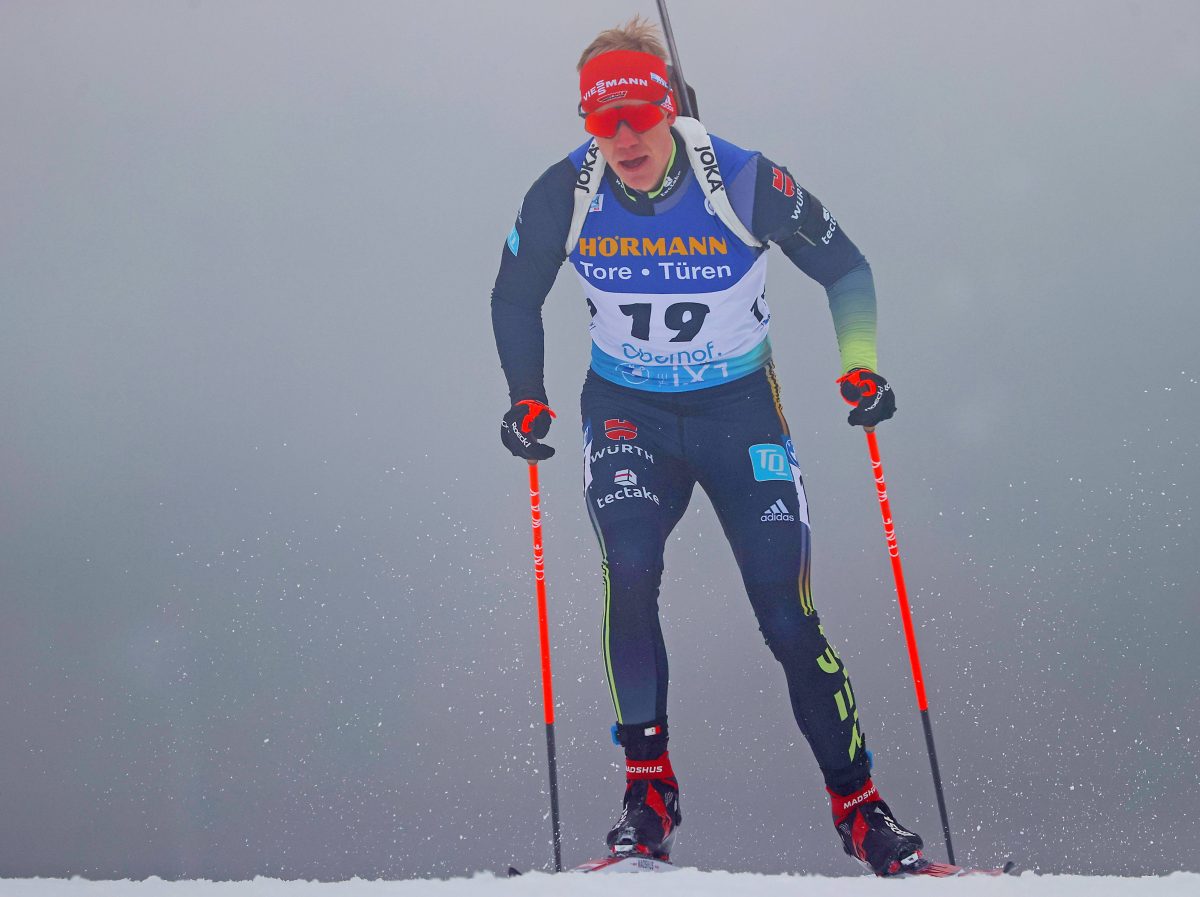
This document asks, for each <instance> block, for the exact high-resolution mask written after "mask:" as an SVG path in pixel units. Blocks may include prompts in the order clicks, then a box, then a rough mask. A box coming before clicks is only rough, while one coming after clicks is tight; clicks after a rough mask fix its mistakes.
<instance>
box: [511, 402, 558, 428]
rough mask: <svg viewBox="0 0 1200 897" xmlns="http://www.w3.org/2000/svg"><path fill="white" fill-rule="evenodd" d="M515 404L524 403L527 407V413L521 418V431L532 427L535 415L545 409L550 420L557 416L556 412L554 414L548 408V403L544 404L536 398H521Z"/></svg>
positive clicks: (535, 418)
mask: <svg viewBox="0 0 1200 897" xmlns="http://www.w3.org/2000/svg"><path fill="white" fill-rule="evenodd" d="M516 404H518V405H525V406H526V407H528V408H529V413H528V414H526V415H525V416H524V417H523V418H521V432H522V433H528V432H529V430H530V429H531V428H532V427H533V422H534V421H535V420H537V416H538V415H539V414H541V413H542V412H543V411H545V412H546V413H547V414H549V415H550V418H551V420H553V419H554V418H556V417H558V415H557V414H555V413H554V412H553V411H551V410H550V406H549V405H545V404H543V403H541V402H539V401H538V400H537V399H522V400H521V401H519V402H517V403H516Z"/></svg>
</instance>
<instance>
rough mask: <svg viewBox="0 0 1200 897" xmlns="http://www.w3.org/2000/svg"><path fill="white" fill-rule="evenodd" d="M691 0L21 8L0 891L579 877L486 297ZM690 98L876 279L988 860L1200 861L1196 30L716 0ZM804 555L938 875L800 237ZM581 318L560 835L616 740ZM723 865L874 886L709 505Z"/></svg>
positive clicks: (1, 372) (571, 353) (864, 481)
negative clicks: (592, 511) (551, 742)
mask: <svg viewBox="0 0 1200 897" xmlns="http://www.w3.org/2000/svg"><path fill="white" fill-rule="evenodd" d="M637 11H641V12H644V13H647V14H650V15H653V13H654V4H653V3H649V2H628V3H605V4H586V3H563V2H546V0H525V2H521V3H515V4H513V3H509V4H491V3H475V2H454V0H445V2H436V3H433V2H430V3H412V2H397V3H383V2H378V3H362V2H356V3H347V4H335V3H315V2H287V3H285V2H245V3H243V2H236V3H235V2H200V0H195V2H190V3H184V2H150V0H146V2H140V3H134V2H108V3H99V4H98V3H55V2H46V3H43V2H35V0H6V2H4V3H2V4H0V121H2V127H0V414H2V418H0V589H2V596H0V598H2V607H3V615H2V618H0V619H2V628H0V632H2V635H0V875H3V876H30V875H85V876H89V877H114V876H134V877H142V876H147V875H159V876H163V877H182V876H206V877H213V878H240V877H247V876H253V875H258V874H262V875H270V876H279V877H297V876H303V877H320V878H341V877H347V876H352V875H359V876H364V877H373V876H386V877H410V876H430V875H449V874H462V873H469V872H472V871H474V870H479V869H500V868H503V867H504V866H506V865H507V864H508V863H510V862H516V863H517V864H518V865H522V866H526V867H528V866H537V865H541V864H544V863H546V862H547V861H548V859H549V855H550V852H549V846H548V843H549V822H548V819H547V818H546V817H547V815H548V800H547V797H546V794H545V780H546V771H545V745H544V739H543V726H542V722H541V707H540V692H539V686H538V681H539V680H538V659H537V639H536V621H535V613H534V602H533V587H532V578H531V571H530V567H531V560H530V549H529V526H528V513H529V512H528V501H527V494H526V472H525V466H524V465H523V464H522V463H520V462H518V461H516V460H515V459H513V458H511V457H510V456H509V455H508V454H507V452H505V451H504V450H503V449H502V448H501V446H500V445H499V442H498V439H497V434H496V430H497V422H498V420H499V417H500V415H501V414H502V413H503V412H504V411H505V410H506V408H507V398H506V391H505V387H504V384H503V380H502V377H501V375H500V371H499V365H498V363H497V361H496V358H495V351H494V348H493V343H492V337H491V330H490V321H489V315H488V297H489V291H490V289H491V285H492V281H493V278H494V276H495V269H496V266H497V263H498V260H499V257H500V251H501V248H502V246H503V242H504V238H505V236H506V235H507V233H508V230H509V228H510V227H511V224H512V220H513V218H514V213H515V211H516V208H517V206H518V204H519V202H520V200H521V197H522V196H523V194H524V192H525V190H526V189H527V188H528V186H529V184H530V183H531V182H532V181H533V180H534V179H535V178H536V177H537V176H538V175H539V174H540V173H541V172H542V171H543V170H544V169H545V168H546V167H547V166H549V165H550V164H551V163H553V162H554V161H556V160H557V159H559V158H561V157H562V156H563V155H565V153H566V152H567V151H568V150H570V149H571V148H573V147H575V146H577V145H578V144H579V143H580V142H582V140H583V134H582V130H581V128H580V125H579V122H578V120H577V119H576V117H575V106H576V103H577V91H576V83H577V82H576V76H575V73H574V65H575V62H576V60H577V57H578V54H579V52H580V50H581V49H582V47H583V46H584V45H586V43H587V42H588V41H589V40H590V39H591V38H592V36H593V35H594V34H595V33H596V32H597V31H598V30H600V29H601V28H604V27H608V26H611V25H614V24H617V23H619V22H621V21H623V20H625V19H626V18H627V17H628V16H629V15H630V14H632V13H634V12H637ZM672 13H673V18H674V25H675V29H676V33H677V36H678V38H679V42H680V49H681V52H682V57H683V63H684V67H685V70H686V71H687V73H688V76H689V80H690V81H691V82H692V83H693V84H694V85H695V87H696V88H697V89H698V91H699V94H700V108H701V112H702V117H703V118H704V120H705V122H706V124H707V125H708V127H709V128H710V129H711V130H712V131H713V132H714V133H717V134H720V135H721V136H724V137H726V138H728V139H732V140H734V141H735V142H738V143H741V144H742V145H745V146H748V147H751V148H755V149H759V150H762V151H763V152H765V153H767V154H768V155H769V156H771V157H772V158H774V159H776V160H777V161H780V162H783V163H785V164H787V165H788V166H789V168H790V169H791V171H792V172H793V173H794V174H795V175H796V177H797V179H798V180H800V181H801V182H802V183H803V184H804V185H805V186H807V187H808V188H809V189H811V190H812V192H813V193H815V194H816V195H817V196H819V197H820V198H821V199H822V200H823V201H825V202H826V203H827V204H828V205H829V206H830V208H831V209H832V210H833V211H834V213H835V214H836V215H837V216H838V218H839V220H840V221H841V223H842V224H843V226H844V227H845V228H846V230H847V232H848V233H849V234H850V236H851V237H852V238H853V239H854V240H855V241H856V242H857V243H858V244H859V246H860V247H862V248H863V250H864V252H865V253H866V255H867V257H868V258H869V259H870V261H871V263H872V265H873V267H874V270H875V276H876V280H877V285H878V291H879V297H880V367H881V369H882V371H883V372H884V374H885V375H886V376H887V377H888V378H889V379H890V380H891V381H892V383H893V384H894V385H895V388H896V392H897V396H898V402H899V408H900V410H899V414H898V416H897V418H896V419H895V420H894V421H892V422H889V423H887V424H885V425H884V426H883V427H882V428H881V429H880V444H881V448H882V451H883V458H884V465H885V470H886V473H887V476H888V483H889V486H890V492H891V496H892V500H893V509H894V511H895V514H896V517H897V521H898V535H899V544H900V548H901V551H902V554H903V559H904V563H905V567H906V572H907V576H908V583H909V589H910V593H911V597H912V601H913V608H914V613H915V615H916V619H917V620H918V623H919V635H920V640H921V647H922V652H923V660H924V665H925V672H926V678H927V682H928V685H929V695H930V704H931V708H932V714H933V724H934V731H935V734H936V737H937V744H938V749H939V753H940V759H941V763H942V770H943V774H944V776H945V778H946V786H947V796H948V802H949V807H950V813H951V820H952V825H953V831H954V834H955V842H956V844H955V846H956V848H957V851H958V854H959V859H960V860H966V861H967V862H970V863H977V864H991V863H994V862H996V861H998V860H1002V859H1004V858H1007V857H1010V856H1011V857H1013V858H1016V859H1018V860H1019V861H1021V862H1023V864H1024V865H1025V866H1026V867H1027V868H1037V869H1041V870H1044V871H1071V872H1094V873H1126V874H1128V873H1134V872H1145V871H1152V872H1165V871H1169V870H1176V869H1189V870H1197V869H1200V865H1198V863H1197V859H1196V848H1197V846H1198V845H1197V843H1196V841H1195V827H1194V824H1193V823H1192V819H1191V817H1192V815H1193V811H1192V808H1191V803H1192V801H1191V797H1190V795H1192V794H1194V792H1195V790H1196V786H1197V784H1198V782H1197V780H1198V778H1200V762H1198V757H1197V748H1198V745H1200V741H1198V739H1200V723H1198V719H1200V698H1198V697H1197V680H1198V676H1197V662H1196V659H1195V658H1196V647H1195V646H1196V639H1197V635H1198V633H1197V629H1198V626H1197V623H1198V617H1200V613H1198V607H1200V600H1198V596H1200V588H1198V586H1197V582H1198V576H1200V550H1198V549H1200V540H1198V538H1197V536H1198V532H1197V519H1196V498H1197V493H1198V491H1200V488H1198V487H1200V475H1198V474H1197V466H1198V465H1200V423H1198V421H1197V417H1198V414H1200V386H1198V374H1200V369H1198V367H1197V362H1196V338H1197V334H1198V333H1200V305H1198V303H1197V299H1196V284H1197V283H1198V282H1200V253H1197V252H1196V248H1195V241H1196V236H1197V220H1198V215H1197V209H1198V208H1200V176H1198V175H1197V169H1196V160H1197V158H1200V139H1198V138H1200V114H1198V113H1200V102H1198V99H1200V11H1198V8H1197V7H1196V5H1195V4H1193V3H1189V2H1178V3H1169V2H1155V3H1149V2H1102V3H1101V2H1054V3H1048V4H1043V3H1035V2H1014V3H1006V4H995V3H983V2H971V3H960V2H949V0H947V2H932V0H922V2H906V3H903V4H885V3H882V2H872V3H864V2H852V3H839V4H829V3H826V4H817V3H808V4H797V3H792V2H783V0H778V2H776V0H770V2H768V0H757V2H755V0H750V2H741V3H738V4H734V3H732V2H726V3H715V2H687V0H676V2H674V3H673V4H672ZM773 257H774V261H773V262H772V270H773V275H772V278H771V283H772V286H771V297H772V300H771V302H772V311H773V313H774V317H775V321H774V324H775V327H774V329H773V338H774V345H775V348H776V357H777V363H778V369H779V372H780V376H781V379H782V382H783V387H784V403H785V408H786V411H787V414H788V418H789V422H790V423H791V427H792V430H793V435H794V438H795V441H796V445H797V450H798V453H799V456H800V460H801V464H802V466H803V468H804V470H805V474H806V482H807V484H808V490H809V500H810V502H811V505H812V516H813V522H814V529H815V539H814V544H815V568H814V588H815V597H816V603H817V607H818V610H820V611H821V614H822V618H823V620H824V623H825V627H826V630H827V632H829V634H830V636H831V638H832V640H833V642H834V644H835V645H837V646H838V648H839V650H840V652H841V654H842V655H843V657H844V658H845V659H846V661H847V663H848V666H849V669H850V672H851V675H852V676H853V679H854V683H855V693H856V695H857V696H858V698H859V702H860V709H861V711H862V718H863V725H864V728H865V731H866V735H867V740H868V744H869V746H871V747H872V748H873V750H874V753H875V762H876V779H877V781H878V782H879V784H880V787H881V789H882V790H883V793H884V795H885V796H886V797H887V799H888V800H889V802H890V803H891V804H892V806H893V808H895V809H896V811H897V813H898V814H899V816H900V818H901V819H902V820H903V821H905V822H906V823H907V824H909V825H911V826H912V827H914V828H916V829H917V830H918V831H920V832H922V833H924V835H925V837H926V839H927V840H928V842H929V845H930V848H931V853H932V854H934V855H936V856H941V855H942V850H943V848H942V846H941V837H940V825H939V822H938V815H937V809H936V804H935V802H934V797H933V789H932V785H931V783H930V776H929V769H928V761H927V758H926V754H925V748H924V743H923V739H922V735H921V729H920V723H919V718H918V715H917V712H916V708H915V702H914V698H913V691H912V686H911V682H910V678H909V672H908V663H907V659H906V656H905V653H904V644H903V638H902V635H901V632H900V628H899V622H898V614H897V611H896V603H895V597H894V594H893V590H892V582H891V574H890V569H889V567H888V562H887V556H886V552H885V550H884V545H883V538H882V534H881V531H880V524H879V514H878V510H877V503H876V500H875V497H874V491H873V488H872V482H871V478H870V473H869V467H868V463H867V457H866V448H865V445H864V444H863V439H862V436H861V434H860V432H859V431H857V430H851V429H850V428H849V427H847V426H846V424H845V422H844V418H845V414H846V407H845V406H844V404H843V403H842V401H841V399H840V397H839V396H838V394H837V391H836V387H835V385H834V383H833V379H834V378H835V377H836V376H837V374H838V373H839V368H838V359H837V352H836V346H835V342H834V337H833V328H832V326H831V324H830V321H829V314H828V311H827V308H826V306H825V300H824V295H823V292H822V291H821V290H820V288H819V287H817V285H816V284H814V283H812V282H811V281H808V280H807V279H806V278H804V277H803V275H801V274H799V273H798V272H797V271H795V270H794V269H793V268H792V267H791V265H790V264H789V263H788V261H787V260H786V258H784V257H783V256H782V255H780V254H778V253H773ZM573 280H574V279H573V277H571V276H569V272H567V273H564V275H563V276H561V277H560V282H559V284H558V285H557V286H556V287H555V289H554V291H553V293H552V294H551V296H550V299H549V301H548V303H547V309H546V315H545V317H546V324H547V331H548V333H549V334H550V338H551V346H550V348H549V351H548V359H547V383H548V387H549V390H550V398H551V401H552V403H553V404H554V406H555V407H556V409H557V410H558V412H559V415H560V416H559V420H558V423H557V424H556V425H555V427H554V428H553V430H552V431H551V436H550V438H549V440H548V441H549V442H550V443H551V444H552V445H555V446H556V447H557V448H558V450H559V455H558V456H557V457H556V458H555V459H553V461H552V462H550V463H547V464H545V465H543V467H542V480H543V491H544V509H545V514H546V530H545V532H546V549H547V560H546V563H547V575H548V585H549V595H550V613H551V625H552V638H553V650H554V666H555V687H556V690H557V697H558V726H557V732H558V740H559V750H560V777H561V792H562V805H563V809H562V815H563V825H564V837H565V845H564V854H565V857H566V859H567V860H568V861H578V860H582V859H584V858H585V857H586V856H587V855H589V854H593V853H595V852H596V851H597V849H598V848H600V847H601V846H602V838H603V835H604V832H605V830H606V829H607V827H608V825H609V824H610V823H611V821H612V818H613V816H614V814H615V811H616V808H617V806H618V803H619V799H620V794H621V787H622V784H621V783H622V774H621V772H620V769H619V767H618V764H619V761H620V753H619V751H618V749H616V748H614V747H613V746H612V745H611V743H609V740H608V739H609V736H608V727H609V725H610V723H611V722H612V709H611V705H610V703H609V699H608V697H607V688H606V685H605V681H604V674H603V664H602V661H601V657H600V625H599V624H600V618H601V611H602V605H601V584H600V579H599V563H598V561H599V554H598V550H597V548H596V546H595V542H594V537H593V535H592V532H591V529H590V526H589V524H588V523H587V520H586V516H585V514H584V509H583V505H582V499H581V495H580V491H581V486H582V483H581V474H580V465H579V460H578V452H579V435H578V433H579V431H578V422H577V415H578V405H577V398H578V389H579V386H580V383H581V381H582V376H583V373H584V370H585V365H586V359H587V346H588V342H587V330H586V320H587V315H586V310H585V306H584V303H583V302H582V301H581V298H580V296H579V294H578V288H577V287H576V286H575V284H574V282H573ZM667 579H668V584H667V585H666V587H665V589H664V594H663V605H664V621H665V627H666V636H667V640H668V647H669V649H670V651H671V672H672V693H671V704H670V713H671V723H672V732H673V735H674V738H673V741H672V757H673V760H674V765H675V768H676V770H677V771H678V773H679V775H680V780H681V784H682V786H683V808H684V816H685V822H684V826H683V828H682V830H681V834H680V841H679V843H678V846H677V851H676V853H677V856H678V858H679V859H680V860H681V861H683V862H684V863H689V864H691V863H698V864H701V865H704V866H715V867H725V868H730V869H735V870H758V871H765V872H774V871H784V870H794V871H808V872H820V873H830V874H855V872H856V870H857V867H856V866H855V865H854V864H853V863H852V861H850V860H849V859H848V858H846V857H845V856H843V855H842V854H841V851H840V846H839V845H838V843H837V840H836V837H835V834H834V832H833V831H832V828H831V826H830V823H829V810H828V804H827V799H826V797H825V794H824V791H823V789H822V784H821V781H820V777H819V773H818V771H817V769H816V766H815V764H814V762H813V760H812V758H811V755H810V754H809V752H808V750H807V748H806V746H804V744H803V743H802V741H801V739H800V737H799V734H798V732H797V731H796V729H795V724H794V722H793V720H792V718H791V714H790V712H789V709H788V705H787V699H786V696H785V692H784V683H783V677H782V674H781V673H780V671H779V670H778V668H777V666H776V664H775V661H774V660H773V659H772V658H771V656H770V654H769V653H768V652H767V650H766V648H765V647H764V646H763V645H762V643H761V640H760V637H759V634H758V632H757V629H756V627H755V624H754V620H753V615H752V613H751V611H750V608H749V604H748V602H747V601H746V599H745V597H744V595H743V593H742V589H741V584H740V580H739V578H738V576H737V573H736V570H735V568H734V565H733V560H732V556H731V554H730V552H729V549H728V548H727V546H726V545H725V543H724V541H723V539H722V537H721V534H720V529H719V527H718V525H717V523H716V520H715V517H714V516H713V514H712V511H711V508H710V506H709V505H708V503H707V500H706V499H705V498H704V497H703V496H702V495H701V494H699V493H697V497H696V498H695V499H694V504H693V508H692V510H690V511H689V513H688V515H687V516H686V518H685V519H684V521H683V522H682V523H681V524H680V526H679V528H678V530H677V533H676V536H675V537H674V538H673V541H672V543H671V545H670V547H669V550H668V556H667Z"/></svg>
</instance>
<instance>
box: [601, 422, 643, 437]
mask: <svg viewBox="0 0 1200 897" xmlns="http://www.w3.org/2000/svg"><path fill="white" fill-rule="evenodd" d="M604 435H605V436H607V437H608V438H609V439H637V427H636V426H635V425H634V424H632V423H630V422H629V421H627V420H617V419H616V418H610V419H609V420H606V421H605V422H604Z"/></svg>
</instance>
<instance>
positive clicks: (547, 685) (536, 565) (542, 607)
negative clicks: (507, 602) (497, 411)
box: [529, 461, 562, 872]
mask: <svg viewBox="0 0 1200 897" xmlns="http://www.w3.org/2000/svg"><path fill="white" fill-rule="evenodd" d="M529 513H530V516H531V517H532V518H533V579H534V582H535V583H536V589H537V611H538V641H539V642H540V643H541V651H542V707H543V713H544V715H545V718H546V756H547V757H548V758H549V766H550V824H551V826H552V827H553V838H554V842H553V843H554V871H555V872H562V826H561V825H560V823H559V818H558V759H557V756H556V754H555V750H554V691H553V688H552V687H551V681H550V680H551V677H550V627H549V624H548V623H547V621H546V555H545V552H544V551H543V549H542V504H541V490H540V488H539V486H538V469H537V462H536V461H530V462H529Z"/></svg>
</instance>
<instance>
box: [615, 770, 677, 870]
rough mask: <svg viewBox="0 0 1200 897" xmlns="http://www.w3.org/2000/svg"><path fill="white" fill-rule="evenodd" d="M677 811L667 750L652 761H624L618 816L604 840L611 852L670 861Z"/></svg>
mask: <svg viewBox="0 0 1200 897" xmlns="http://www.w3.org/2000/svg"><path fill="white" fill-rule="evenodd" d="M682 821H683V815H682V814H681V813H680V812H679V782H678V781H677V780H676V779H675V773H674V772H673V771H672V770H671V759H670V757H669V756H668V755H667V752H666V751H663V753H662V755H661V756H660V757H657V758H655V759H654V760H629V759H626V761H625V798H624V799H623V800H622V801H621V815H620V817H619V818H618V819H617V821H616V824H615V825H613V827H612V828H611V829H610V830H609V832H608V836H607V837H606V838H605V840H606V841H607V842H608V847H609V849H610V850H611V851H612V852H613V853H614V854H633V853H639V854H642V855H644V856H649V857H653V858H654V859H656V860H669V859H670V857H671V845H672V843H673V842H674V841H675V832H676V830H677V829H678V828H679V823H680V822H682Z"/></svg>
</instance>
